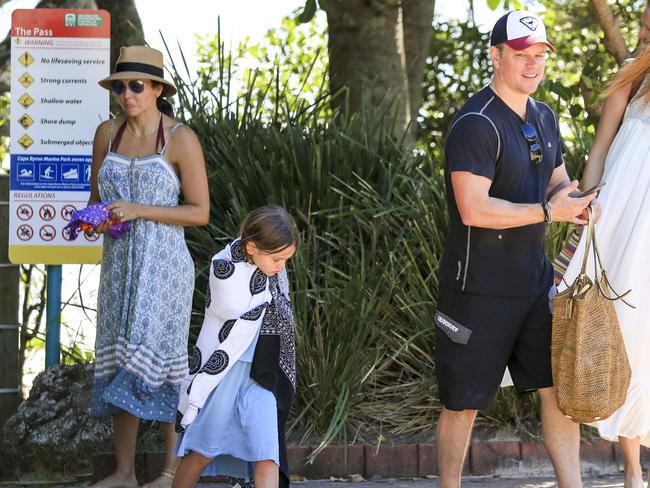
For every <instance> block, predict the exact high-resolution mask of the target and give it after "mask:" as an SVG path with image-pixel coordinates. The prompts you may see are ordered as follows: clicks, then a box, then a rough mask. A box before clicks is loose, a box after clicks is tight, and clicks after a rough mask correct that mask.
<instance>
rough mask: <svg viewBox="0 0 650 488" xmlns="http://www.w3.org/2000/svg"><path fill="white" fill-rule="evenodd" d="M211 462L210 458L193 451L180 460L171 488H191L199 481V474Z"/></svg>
mask: <svg viewBox="0 0 650 488" xmlns="http://www.w3.org/2000/svg"><path fill="white" fill-rule="evenodd" d="M211 461H212V458H207V457H205V456H202V455H201V454H199V453H198V452H194V451H192V452H190V453H189V454H188V455H187V456H184V457H183V458H181V461H180V463H179V464H178V468H177V469H176V475H175V476H174V482H173V484H172V488H192V487H193V486H194V485H196V482H197V481H199V478H200V476H201V473H202V472H203V470H204V469H205V467H206V466H207V465H208V464H210V462H211Z"/></svg>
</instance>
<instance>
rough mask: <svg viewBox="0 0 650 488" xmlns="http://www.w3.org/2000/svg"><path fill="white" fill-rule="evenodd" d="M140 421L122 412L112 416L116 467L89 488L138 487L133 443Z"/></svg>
mask: <svg viewBox="0 0 650 488" xmlns="http://www.w3.org/2000/svg"><path fill="white" fill-rule="evenodd" d="M139 423H140V419H139V418H138V417H136V416H134V415H131V414H130V413H127V412H123V413H119V414H117V415H114V416H113V442H114V444H115V460H116V462H117V466H116V468H115V472H114V473H113V474H111V475H110V476H108V477H106V478H104V479H103V480H101V481H98V482H97V483H95V484H94V485H92V486H91V487H89V488H116V487H127V488H129V487H133V488H136V487H137V486H138V481H137V480H136V479H135V442H136V438H137V435H138V424H139Z"/></svg>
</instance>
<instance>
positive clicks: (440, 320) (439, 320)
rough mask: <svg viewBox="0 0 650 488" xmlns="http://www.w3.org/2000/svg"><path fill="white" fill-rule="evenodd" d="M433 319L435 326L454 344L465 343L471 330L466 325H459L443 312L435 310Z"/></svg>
mask: <svg viewBox="0 0 650 488" xmlns="http://www.w3.org/2000/svg"><path fill="white" fill-rule="evenodd" d="M433 320H434V321H435V322H436V326H437V327H438V328H440V330H442V331H443V332H444V333H445V334H447V337H449V339H450V340H451V341H452V342H455V343H456V344H467V343H468V342H469V336H471V335H472V331H471V330H470V329H468V328H467V327H465V326H463V325H460V324H459V323H458V322H456V321H455V320H454V319H452V318H449V317H447V316H446V315H445V314H444V313H442V312H440V311H436V315H435V316H434V318H433Z"/></svg>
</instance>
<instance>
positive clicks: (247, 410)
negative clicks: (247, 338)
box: [176, 360, 280, 480]
mask: <svg viewBox="0 0 650 488" xmlns="http://www.w3.org/2000/svg"><path fill="white" fill-rule="evenodd" d="M250 371H251V363H250V362H246V361H242V360H239V361H237V362H236V363H235V364H234V365H233V367H232V369H231V370H230V371H228V373H227V374H226V376H225V377H224V378H223V379H222V380H221V382H220V383H219V385H218V386H217V388H215V389H214V391H213V392H212V393H211V394H210V396H209V397H208V399H207V401H206V402H205V405H204V406H203V408H202V409H201V410H200V411H199V414H198V415H197V416H196V419H195V420H194V422H192V423H191V424H190V425H189V426H188V427H187V429H186V430H185V432H183V433H182V434H179V437H178V441H177V444H176V455H177V456H179V457H182V456H185V455H187V454H189V452H190V451H194V452H197V453H199V454H201V455H202V456H205V457H208V458H213V460H212V462H211V463H210V464H209V465H208V466H207V467H206V468H205V470H204V471H203V476H232V477H235V478H244V479H246V480H250V479H252V477H253V473H254V470H255V462H256V461H265V460H271V461H274V462H275V463H276V464H277V465H279V464H280V458H279V456H280V449H279V446H278V417H277V404H276V401H275V397H274V396H273V393H271V392H270V391H268V390H266V389H264V388H262V387H261V386H260V385H259V384H258V383H256V382H255V381H253V380H252V379H251V378H250Z"/></svg>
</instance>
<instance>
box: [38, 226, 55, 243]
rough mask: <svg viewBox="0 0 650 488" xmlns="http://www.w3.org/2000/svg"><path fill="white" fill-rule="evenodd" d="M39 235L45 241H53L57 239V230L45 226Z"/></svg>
mask: <svg viewBox="0 0 650 488" xmlns="http://www.w3.org/2000/svg"><path fill="white" fill-rule="evenodd" d="M38 233H39V234H40V236H41V239H43V240H44V241H51V240H52V239H54V238H55V237H56V229H55V228H54V227H52V226H51V225H44V226H43V227H41V230H39V231H38Z"/></svg>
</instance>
